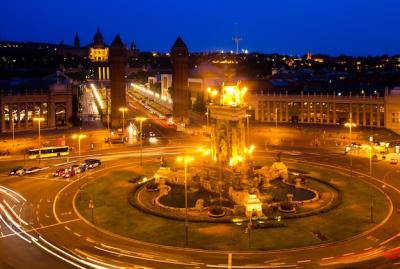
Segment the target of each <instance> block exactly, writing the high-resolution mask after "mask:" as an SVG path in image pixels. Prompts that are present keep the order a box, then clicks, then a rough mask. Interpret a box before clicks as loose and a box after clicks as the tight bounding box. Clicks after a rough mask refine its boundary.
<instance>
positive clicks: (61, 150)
mask: <svg viewBox="0 0 400 269" xmlns="http://www.w3.org/2000/svg"><path fill="white" fill-rule="evenodd" d="M67 155H69V147H68V146H62V147H45V148H38V149H30V150H28V158H29V159H38V158H51V157H60V156H67Z"/></svg>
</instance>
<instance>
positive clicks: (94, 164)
mask: <svg viewBox="0 0 400 269" xmlns="http://www.w3.org/2000/svg"><path fill="white" fill-rule="evenodd" d="M85 164H86V165H87V167H88V168H89V169H93V168H95V167H97V166H100V165H101V161H100V160H97V159H87V160H85Z"/></svg>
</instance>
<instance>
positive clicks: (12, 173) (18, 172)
mask: <svg viewBox="0 0 400 269" xmlns="http://www.w3.org/2000/svg"><path fill="white" fill-rule="evenodd" d="M25 173H26V170H25V169H24V168H22V167H21V166H17V167H15V168H13V169H12V170H11V171H10V173H9V175H10V176H23V175H25Z"/></svg>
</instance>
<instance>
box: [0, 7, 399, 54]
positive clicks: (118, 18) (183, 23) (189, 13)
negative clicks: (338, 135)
mask: <svg viewBox="0 0 400 269" xmlns="http://www.w3.org/2000/svg"><path fill="white" fill-rule="evenodd" d="M121 7H124V8H121ZM399 7H400V4H399V3H396V2H395V1H390V0H386V1H380V2H379V3H377V2H375V1H352V2H351V3H346V2H345V1H342V0H340V1H325V2H324V3H314V1H310V0H307V1H302V2H301V3H296V2H295V1H291V0H285V1H283V2H282V1H280V2H279V3H263V2H261V1H254V2H252V3H249V4H246V6H244V5H243V3H241V2H239V1H230V2H229V3H226V2H222V1H221V2H217V3H212V1H206V2H205V3H204V4H203V5H201V6H196V5H194V4H189V5H187V6H184V7H183V6H180V4H179V3H178V2H177V1H170V2H168V3H166V2H159V1H147V2H146V3H129V2H123V3H122V4H121V5H108V2H107V1H96V2H85V3H80V2H78V1H69V2H68V3H57V4H51V5H50V4H48V3H43V2H41V3H30V2H28V1H23V0H19V1H13V2H12V3H7V4H5V5H4V6H3V10H4V15H3V16H2V18H0V23H1V25H2V27H0V40H10V41H13V40H14V41H33V42H49V43H59V42H60V41H61V40H63V41H64V43H65V44H72V43H73V37H74V35H75V32H78V34H79V37H80V39H81V44H82V45H86V44H89V43H90V42H92V39H93V35H94V34H95V31H96V29H97V27H99V28H100V30H101V31H102V33H103V35H104V37H105V41H106V43H107V44H110V43H111V41H112V39H113V38H114V36H115V35H116V34H117V33H120V34H121V38H122V40H123V41H124V42H125V43H126V44H128V45H130V43H131V42H132V40H134V41H135V42H136V44H137V46H138V48H139V49H140V50H142V51H161V52H167V51H169V50H170V45H171V44H172V42H173V41H174V40H175V38H176V36H178V35H179V36H182V38H183V39H184V40H185V42H186V43H187V44H188V46H189V47H190V48H191V51H192V52H199V51H218V50H224V51H230V50H232V51H235V49H236V47H235V43H234V42H233V40H232V38H233V37H234V36H237V35H238V36H240V37H241V38H242V40H241V43H240V48H241V49H248V50H249V52H262V53H280V54H289V55H304V54H305V53H306V52H307V51H311V52H312V53H314V54H315V53H321V54H329V55H332V56H335V55H340V54H345V55H352V56H370V55H371V56H374V55H383V54H389V55H395V54H398V53H399V50H398V49H397V46H396V44H397V43H398V39H399V37H398V36H400V35H399V34H400V28H398V27H396V25H397V24H396V20H395V19H396V10H397V9H398V8H399ZM54 11H55V12H54ZM16 18H17V20H16ZM11 20H16V21H15V23H13V24H10V23H9V22H10V21H11ZM143 22H146V23H143ZM82 25H84V26H83V27H82Z"/></svg>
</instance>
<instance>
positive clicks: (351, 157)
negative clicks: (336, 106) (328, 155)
mask: <svg viewBox="0 0 400 269" xmlns="http://www.w3.org/2000/svg"><path fill="white" fill-rule="evenodd" d="M352 114H353V113H351V112H350V128H349V131H350V180H352V179H353V155H352V154H351V143H352V142H351V141H352V138H351V135H352V133H351V130H352V127H353V115H352Z"/></svg>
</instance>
